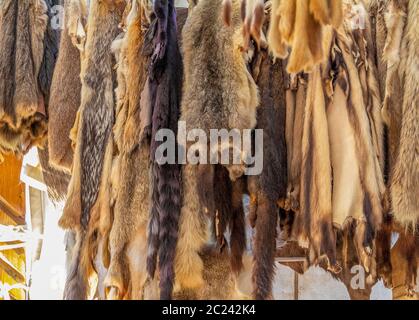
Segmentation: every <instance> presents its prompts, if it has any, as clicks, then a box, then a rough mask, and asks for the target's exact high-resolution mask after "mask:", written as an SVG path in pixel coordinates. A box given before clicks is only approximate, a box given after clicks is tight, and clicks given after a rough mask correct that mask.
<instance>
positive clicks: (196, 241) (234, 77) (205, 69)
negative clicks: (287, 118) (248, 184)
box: [176, 0, 258, 288]
mask: <svg viewBox="0 0 419 320" xmlns="http://www.w3.org/2000/svg"><path fill="white" fill-rule="evenodd" d="M239 7H240V4H239V1H234V2H233V11H232V12H233V15H232V24H231V26H230V27H225V26H224V23H223V21H222V15H221V11H222V0H210V1H199V2H198V3H197V4H196V6H194V7H193V9H192V10H191V11H190V13H189V16H188V19H187V21H186V23H185V27H184V29H183V32H182V50H183V56H184V65H185V69H184V71H185V77H184V87H183V94H184V95H183V101H182V108H181V110H182V114H181V119H180V120H181V121H185V122H186V129H187V131H189V130H191V129H194V128H199V129H202V130H203V131H204V132H205V133H206V134H208V136H209V130H210V129H214V128H218V129H222V128H223V129H227V130H230V129H238V130H242V129H251V128H254V126H255V124H256V107H257V105H258V94H257V88H256V85H255V83H254V80H253V79H252V77H251V75H250V74H249V72H248V70H247V66H246V61H245V56H244V53H243V52H242V51H241V47H242V44H243V37H242V36H241V26H242V24H241V19H240V8H239ZM203 24H205V28H203ZM200 147H203V148H207V145H205V146H200ZM228 148H230V146H228ZM207 160H208V159H207ZM227 169H229V172H230V178H231V179H232V180H236V179H237V178H239V177H240V176H241V175H242V174H243V171H242V170H243V167H242V166H240V168H237V167H236V166H227ZM202 170H204V171H202ZM205 170H208V171H205ZM205 172H207V173H208V175H206V174H205ZM213 173H214V170H213V168H212V166H202V165H197V166H196V165H191V164H186V165H185V166H184V167H183V175H182V179H183V195H184V197H183V207H182V210H181V216H180V227H179V241H178V248H177V256H176V281H177V284H178V288H196V287H200V286H201V285H202V284H203V279H202V269H203V264H202V260H201V259H200V257H199V254H198V252H199V250H200V248H201V247H202V246H203V245H204V244H205V243H206V241H207V236H208V234H207V223H208V217H207V216H205V215H204V211H206V210H207V211H210V210H211V207H209V208H204V206H203V204H208V203H213V199H211V198H212V197H213V195H214V192H209V193H208V195H207V197H205V198H204V199H202V196H201V197H200V196H199V195H202V194H204V193H205V192H196V190H201V191H202V190H208V191H211V190H213V188H214V183H215V182H214V179H213V177H214V174H213ZM199 177H206V179H205V181H202V183H200V184H199V188H197V187H198V184H197V183H198V182H197V179H198V178H199ZM205 209H206V210H205ZM208 209H209V210H208ZM209 216H210V217H214V213H210V215H209Z"/></svg>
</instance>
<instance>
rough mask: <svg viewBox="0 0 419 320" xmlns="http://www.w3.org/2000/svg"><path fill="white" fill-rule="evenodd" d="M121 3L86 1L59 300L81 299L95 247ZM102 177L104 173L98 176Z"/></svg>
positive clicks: (62, 223)
mask: <svg viewBox="0 0 419 320" xmlns="http://www.w3.org/2000/svg"><path fill="white" fill-rule="evenodd" d="M123 10H124V5H123V4H122V3H121V2H120V1H117V2H115V3H108V2H107V1H92V2H91V3H90V14H89V18H88V21H87V30H88V31H87V36H86V45H85V53H84V58H83V60H82V64H81V81H82V91H81V105H80V113H79V117H78V118H77V119H76V124H75V128H76V130H77V140H76V150H75V155H74V163H73V168H72V177H71V181H70V185H69V190H68V197H67V202H66V205H65V207H64V211H63V215H62V217H61V219H60V221H59V225H60V226H61V227H62V228H64V229H71V230H74V231H76V235H77V237H76V238H77V242H76V247H75V249H74V254H73V260H72V263H71V272H69V275H68V277H67V281H66V287H65V290H64V298H65V299H85V298H86V297H87V296H88V293H87V289H88V277H89V275H90V274H91V273H92V272H93V265H92V260H93V259H94V257H95V256H96V251H97V247H98V241H99V240H100V239H98V227H99V221H100V216H101V214H102V211H103V210H104V208H103V207H102V205H103V203H101V201H98V199H101V197H102V196H103V193H104V191H103V190H104V189H105V186H106V185H103V184H102V183H101V182H103V183H106V184H107V183H108V179H106V175H107V174H108V171H107V170H104V163H105V162H106V161H105V159H106V157H109V154H112V153H111V151H112V149H111V148H110V141H109V140H110V137H111V131H112V126H113V123H114V104H115V98H114V87H115V80H116V79H115V72H114V65H115V60H114V58H113V56H112V52H111V44H112V41H113V40H114V39H115V38H116V36H117V35H118V24H119V22H120V20H121V18H122V12H123ZM103 177H105V178H103Z"/></svg>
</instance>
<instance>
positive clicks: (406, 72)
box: [384, 0, 419, 230]
mask: <svg viewBox="0 0 419 320" xmlns="http://www.w3.org/2000/svg"><path fill="white" fill-rule="evenodd" d="M396 3H398V2H396ZM402 4H403V3H402ZM399 5H400V3H399ZM393 7H395V9H394V10H397V7H396V4H394V5H393ZM399 10H402V15H403V12H406V10H407V18H406V22H405V27H404V31H403V33H402V35H401V32H400V31H399V30H400V29H401V28H402V25H403V24H404V20H403V19H402V18H401V19H399V21H397V20H396V21H394V20H393V19H392V18H391V17H389V19H388V20H387V25H388V27H389V28H390V27H392V25H391V24H393V23H394V24H395V25H394V26H393V28H398V29H399V30H397V29H396V31H395V34H393V33H389V36H388V37H387V41H388V42H387V43H386V48H385V50H384V56H385V57H386V59H387V62H388V67H389V68H392V69H393V70H394V71H391V70H390V72H389V73H388V74H387V77H388V78H387V81H388V82H390V83H388V85H386V101H385V104H384V108H385V109H384V112H386V110H389V112H388V113H391V112H392V111H391V109H392V108H398V106H397V104H399V103H400V100H397V101H395V100H394V98H397V95H398V94H397V93H396V95H395V96H394V94H393V93H394V92H395V90H399V92H403V96H402V99H403V100H402V101H403V103H402V104H401V109H400V113H399V114H400V117H399V123H400V137H399V143H398V150H397V157H396V159H395V161H394V166H393V167H392V173H391V185H390V188H391V189H390V192H391V205H392V212H393V215H394V217H395V219H396V221H397V222H399V223H400V224H401V225H402V226H403V227H409V228H410V229H413V230H416V229H417V226H418V224H419V199H418V196H417V190H419V121H418V119H419V114H418V104H419V101H418V99H419V98H418V97H419V78H418V72H417V69H418V57H419V36H418V33H417V26H418V23H417V17H418V15H419V3H418V2H417V1H414V0H409V1H408V4H407V7H406V5H405V7H404V8H403V7H402V8H401V9H399ZM396 18H397V16H396ZM400 24H402V25H400ZM400 36H401V45H400V46H399V42H400ZM393 46H394V49H393ZM399 48H401V50H400V51H399ZM398 52H400V53H401V54H398ZM394 54H396V55H394ZM400 57H401V59H400ZM399 59H400V65H397V63H396V64H394V60H397V61H398V60H399ZM398 77H400V79H399V78H398ZM393 78H394V79H395V80H394V81H393ZM399 81H401V87H400V88H398V87H397V85H398V84H399ZM393 84H394V86H393ZM400 89H401V90H400ZM391 101H394V103H391ZM396 115H397V114H396ZM386 118H387V119H391V120H393V119H394V117H391V116H388V117H386ZM393 123H394V122H393V121H391V122H390V123H388V124H389V126H390V127H392V125H395V128H396V129H397V122H395V123H394V124H393ZM391 142H393V143H395V144H397V141H391Z"/></svg>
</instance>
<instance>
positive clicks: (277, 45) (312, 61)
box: [268, 0, 342, 73]
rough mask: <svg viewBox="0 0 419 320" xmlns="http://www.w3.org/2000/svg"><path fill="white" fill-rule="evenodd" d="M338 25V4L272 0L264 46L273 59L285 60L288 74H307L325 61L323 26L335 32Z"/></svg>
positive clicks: (340, 16) (311, 0) (312, 0)
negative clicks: (289, 49)
mask: <svg viewBox="0 0 419 320" xmlns="http://www.w3.org/2000/svg"><path fill="white" fill-rule="evenodd" d="M341 22H342V1H341V0H336V1H327V0H308V1H307V0H290V1H288V0H273V1H272V8H271V24H270V28H269V32H268V44H269V46H270V49H271V51H272V53H273V54H274V56H276V57H279V58H285V57H286V56H288V46H290V47H291V54H290V56H289V59H288V66H287V70H288V72H289V73H298V72H300V71H304V72H310V71H312V70H313V67H314V66H315V65H317V64H319V63H321V62H323V61H324V60H325V59H326V58H327V52H324V51H323V50H322V45H321V43H322V34H323V32H324V28H325V27H326V26H333V27H335V28H338V27H339V26H340V24H341Z"/></svg>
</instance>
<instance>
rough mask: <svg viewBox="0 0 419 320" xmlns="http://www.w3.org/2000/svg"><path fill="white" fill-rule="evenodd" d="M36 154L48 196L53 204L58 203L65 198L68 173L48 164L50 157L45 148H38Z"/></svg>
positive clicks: (68, 178)
mask: <svg viewBox="0 0 419 320" xmlns="http://www.w3.org/2000/svg"><path fill="white" fill-rule="evenodd" d="M38 155H39V162H40V164H41V167H42V175H43V178H44V182H45V184H46V186H47V191H48V198H49V199H50V200H51V201H52V202H53V203H54V204H60V203H62V202H63V201H65V199H66V196H67V189H68V184H69V182H70V175H69V174H66V173H63V172H62V171H60V170H56V169H55V168H54V167H51V166H50V165H49V160H50V158H49V153H48V149H47V148H45V149H43V150H42V149H38Z"/></svg>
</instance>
